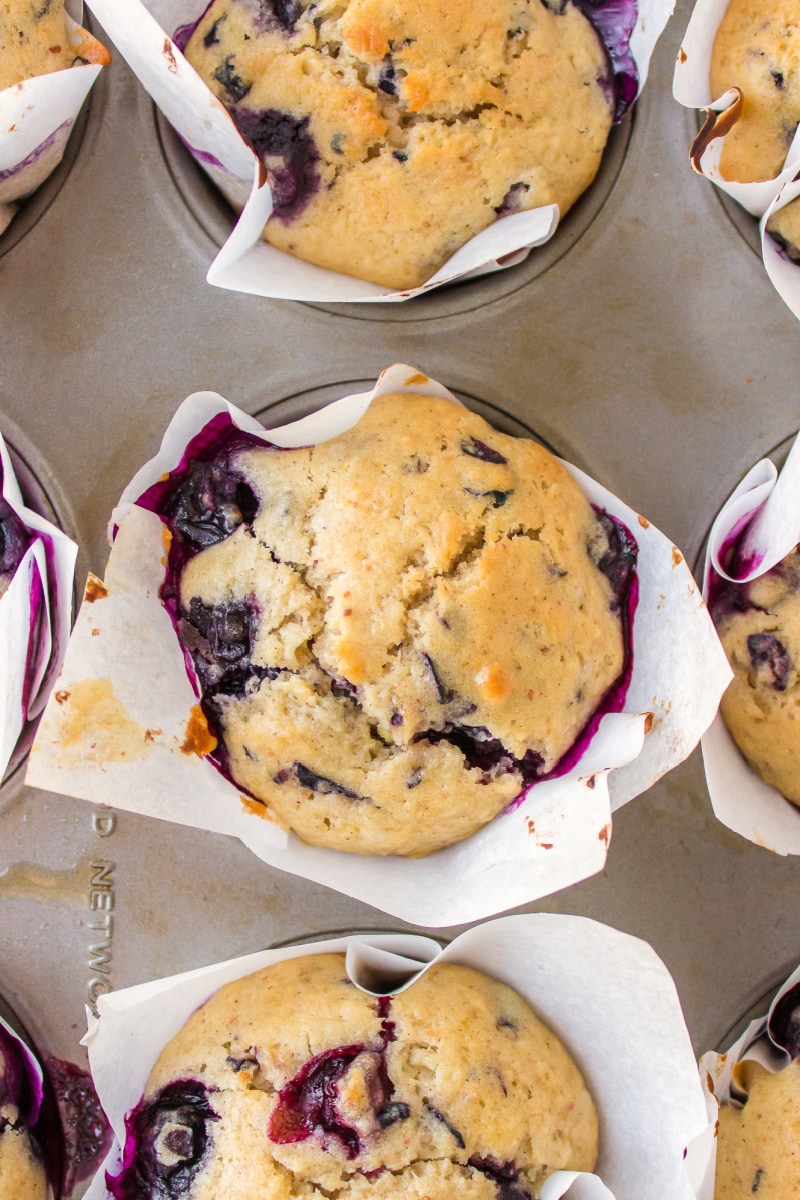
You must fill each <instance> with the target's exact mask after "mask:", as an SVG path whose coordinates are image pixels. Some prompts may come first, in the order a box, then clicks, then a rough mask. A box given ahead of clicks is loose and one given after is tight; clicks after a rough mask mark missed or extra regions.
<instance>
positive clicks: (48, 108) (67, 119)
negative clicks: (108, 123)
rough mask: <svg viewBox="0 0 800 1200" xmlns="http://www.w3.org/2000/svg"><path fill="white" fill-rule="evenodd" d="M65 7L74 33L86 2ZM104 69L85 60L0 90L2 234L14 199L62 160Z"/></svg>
mask: <svg viewBox="0 0 800 1200" xmlns="http://www.w3.org/2000/svg"><path fill="white" fill-rule="evenodd" d="M67 8H68V9H69V10H70V12H71V13H72V14H73V15H74V18H75V19H74V20H73V19H72V16H68V17H67V25H68V27H69V28H70V29H71V31H72V33H73V35H74V36H75V31H76V30H77V29H78V28H79V26H78V22H79V21H80V18H81V15H82V11H83V5H82V3H81V2H80V0H73V2H69V0H68V3H67ZM84 36H88V35H84ZM80 40H81V37H80V36H77V41H78V42H80ZM92 41H94V39H92ZM96 45H97V46H98V48H99V43H96ZM101 70H102V65H101V64H100V63H85V64H83V63H81V64H78V65H76V66H74V67H69V68H68V69H67V70H64V71H52V72H50V73H49V74H47V75H37V76H35V77H34V78H33V79H24V80H23V81H22V82H21V83H16V84H14V85H13V86H12V87H8V88H4V89H3V90H2V91H0V234H1V233H2V232H3V230H4V229H5V228H6V227H7V226H8V224H9V222H10V221H11V219H12V217H13V216H14V213H15V211H16V207H15V203H14V202H15V201H17V200H22V199H24V197H26V196H29V195H30V194H31V192H34V191H35V190H36V189H37V188H38V187H39V185H40V184H42V183H44V181H45V179H47V177H48V175H50V174H51V173H52V172H53V171H54V170H55V169H56V167H57V166H58V164H59V163H60V162H61V159H62V158H63V156H64V150H65V148H66V145H67V139H68V138H69V134H70V131H71V129H72V127H73V125H74V123H75V119H76V117H77V116H78V113H79V111H80V108H81V105H82V104H83V102H84V100H85V99H86V97H87V95H88V94H89V90H90V89H91V87H92V84H93V83H94V81H95V79H96V78H97V76H98V75H99V74H100V71H101Z"/></svg>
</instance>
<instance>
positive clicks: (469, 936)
mask: <svg viewBox="0 0 800 1200" xmlns="http://www.w3.org/2000/svg"><path fill="white" fill-rule="evenodd" d="M328 951H344V952H346V954H347V968H348V974H349V975H350V977H351V978H352V979H353V980H354V982H356V983H357V984H358V985H359V986H362V987H363V989H364V990H365V991H370V990H371V988H370V984H371V983H372V982H373V981H374V980H375V973H376V972H377V973H378V974H379V976H380V977H381V978H386V977H387V976H389V977H392V976H394V977H395V978H397V980H398V987H397V988H396V989H395V990H400V988H401V987H402V986H407V983H401V981H402V980H403V979H404V977H407V976H408V975H409V973H410V972H413V975H412V979H413V978H414V977H416V976H417V975H418V974H419V973H421V971H424V970H425V969H426V965H430V963H431V962H455V963H460V964H463V965H466V966H470V967H474V968H476V969H478V970H481V971H485V972H486V973H487V974H489V975H492V976H494V977H495V978H497V979H499V980H501V981H502V982H503V983H505V984H508V985H509V986H510V987H513V988H515V989H516V991H518V992H519V993H520V994H521V995H522V996H523V997H524V998H525V999H526V1000H527V1001H528V1002H529V1003H530V1004H531V1006H532V1007H533V1008H534V1009H535V1011H536V1013H537V1014H538V1015H539V1016H540V1017H541V1019H542V1020H543V1021H544V1022H545V1023H546V1024H547V1025H549V1026H550V1027H551V1028H552V1029H553V1030H554V1031H555V1032H556V1033H557V1034H558V1035H559V1037H561V1038H562V1039H563V1040H564V1042H565V1043H566V1045H567V1047H568V1049H569V1050H570V1052H571V1053H572V1055H573V1056H574V1057H575V1059H576V1061H577V1063H578V1066H579V1067H580V1069H581V1071H582V1072H583V1075H584V1078H585V1080H586V1083H587V1086H588V1087H589V1090H590V1091H591V1093H592V1095H593V1096H594V1099H595V1102H596V1104H597V1108H598V1113H599V1116H600V1158H599V1161H598V1164H597V1168H596V1172H597V1173H596V1175H588V1174H577V1173H575V1172H568V1171H560V1172H557V1173H556V1174H554V1175H552V1176H551V1177H550V1179H549V1180H548V1181H547V1183H546V1184H545V1187H544V1189H543V1191H542V1200H558V1198H559V1197H561V1196H563V1195H564V1194H565V1192H566V1191H567V1190H569V1196H570V1200H665V1198H666V1197H669V1200H693V1198H694V1197H696V1196H697V1195H698V1193H697V1191H696V1184H697V1173H696V1171H695V1173H694V1174H693V1175H692V1176H691V1177H690V1175H689V1173H688V1171H687V1169H685V1167H684V1159H683V1155H684V1150H685V1148H686V1147H687V1145H688V1144H689V1143H690V1142H691V1141H692V1140H693V1139H695V1138H697V1137H699V1136H702V1134H703V1132H704V1131H705V1130H706V1128H707V1125H708V1116H707V1112H706V1106H705V1102H704V1098H703V1090H702V1087H701V1086H700V1083H699V1081H698V1078H697V1069H696V1064H695V1060H694V1055H693V1053H692V1049H691V1044H690V1042H689V1035H688V1033H687V1031H686V1027H685V1024H684V1021H683V1015H682V1013H681V1008H680V1002H679V1000H678V996H677V993H676V991H675V985H674V984H673V982H672V979H671V978H670V975H669V973H668V971H667V969H666V967H665V966H664V964H663V963H662V962H661V960H660V959H659V958H658V956H657V955H656V954H655V952H654V951H653V950H652V949H651V947H650V946H648V945H647V943H646V942H642V941H639V940H638V939H637V938H633V937H630V936H629V935H628V934H625V933H619V932H617V931H616V930H614V929H610V928H608V926H605V925H600V924H598V923H597V922H595V921H590V920H588V919H587V918H585V917H572V916H553V915H550V914H541V913H540V914H536V915H533V916H518V917H505V918H502V919H500V920H497V921H492V922H490V923H489V924H487V925H483V926H481V927H479V928H477V929H471V930H469V931H468V932H467V933H464V934H462V935H461V936H460V937H458V938H456V940H455V941H454V942H452V943H451V944H450V945H449V946H447V947H445V949H444V950H441V951H440V949H439V946H438V945H437V943H436V942H434V941H432V940H431V939H429V938H424V937H418V936H414V935H411V934H383V935H374V934H369V935H367V934H364V935H355V936H353V937H348V938H337V939H335V940H332V941H325V942H315V943H311V944H309V945H304V946H293V947H291V948H288V949H287V948H285V947H284V948H282V949H280V950H265V951H262V952H261V953H258V954H251V955H248V956H247V957H246V958H239V959H234V960H232V961H230V962H227V963H220V964H217V965H216V966H212V967H205V968H201V969H199V970H196V971H190V972H188V973H186V974H184V975H178V976H174V977H173V978H171V979H163V980H159V981H158V982H155V983H145V984H142V985H140V986H139V987H134V988H128V989H127V990H125V991H123V992H115V993H110V994H107V995H103V996H101V997H100V998H99V1001H98V1009H99V1014H100V1016H99V1020H98V1019H97V1018H95V1017H92V1016H89V1032H88V1033H87V1035H86V1037H85V1039H84V1041H85V1044H86V1045H87V1046H88V1047H89V1062H90V1064H91V1068H92V1075H93V1078H94V1083H95V1086H96V1088H97V1092H98V1095H99V1097H100V1102H101V1104H102V1105H103V1108H104V1109H105V1111H106V1114H107V1115H108V1117H109V1120H110V1122H111V1126H112V1128H113V1130H114V1133H115V1135H116V1137H117V1139H118V1140H119V1141H122V1140H124V1136H125V1129H124V1117H125V1113H126V1112H127V1111H129V1110H130V1109H131V1108H133V1106H134V1105H135V1104H136V1103H137V1102H138V1101H139V1099H140V1098H141V1096H142V1093H143V1091H144V1087H145V1083H146V1081H147V1077H148V1075H149V1073H150V1070H151V1068H152V1066H153V1064H154V1062H155V1060H156V1058H157V1057H158V1054H159V1053H160V1051H161V1049H162V1048H163V1046H164V1045H165V1044H166V1043H167V1042H168V1041H169V1040H170V1039H171V1038H172V1037H173V1036H174V1035H175V1034H176V1033H177V1032H178V1030H179V1029H180V1028H181V1026H182V1025H183V1024H184V1023H185V1022H186V1020H187V1019H188V1017H189V1016H190V1015H191V1013H192V1012H193V1011H194V1010H195V1009H196V1008H197V1007H198V1005H200V1004H202V1003H203V1002H204V1001H205V1000H206V999H208V997H209V996H210V995H212V994H213V993H214V992H215V991H217V990H218V988H220V987H221V986H222V985H223V984H224V983H227V982H228V981H230V980H232V979H238V978H240V977H241V976H244V975H248V974H250V973H251V972H253V971H257V970H260V969H262V968H263V967H265V966H267V965H268V964H271V963H274V962H279V961H281V960H283V959H288V958H296V957H298V956H300V955H306V954H314V953H324V952H328ZM398 956H399V957H398ZM414 960H416V962H414ZM408 982H411V980H408ZM118 1164H119V1144H117V1145H115V1146H114V1148H113V1149H112V1151H111V1153H110V1155H109V1157H108V1160H107V1161H106V1163H105V1165H104V1167H103V1168H102V1169H101V1170H100V1171H99V1172H98V1175H97V1176H96V1177H95V1180H94V1182H93V1183H92V1185H91V1187H90V1188H89V1191H88V1192H87V1194H86V1200H107V1190H106V1187H105V1183H104V1178H105V1171H106V1170H110V1171H116V1170H117V1169H118ZM700 1165H701V1166H702V1167H705V1162H703V1163H702V1164H700ZM692 1169H693V1170H694V1166H693V1168H692ZM601 1181H602V1182H601Z"/></svg>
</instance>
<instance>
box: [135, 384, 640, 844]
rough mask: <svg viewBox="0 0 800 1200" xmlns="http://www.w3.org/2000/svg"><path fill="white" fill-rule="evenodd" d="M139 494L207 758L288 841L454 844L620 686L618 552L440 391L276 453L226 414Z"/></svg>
mask: <svg viewBox="0 0 800 1200" xmlns="http://www.w3.org/2000/svg"><path fill="white" fill-rule="evenodd" d="M207 443H208V439H206V445H207ZM140 503H143V504H145V506H150V507H153V508H154V509H156V511H159V512H160V514H161V515H162V517H163V518H164V520H165V521H166V522H167V524H168V527H169V529H170V531H171V532H172V535H173V536H172V543H171V546H170V554H169V562H168V569H167V579H166V582H165V585H164V589H163V591H162V598H163V599H164V601H165V603H166V604H167V606H168V607H169V609H170V612H171V613H172V615H173V617H174V619H175V622H176V627H177V630H178V634H179V636H180V638H181V641H182V643H183V646H184V647H185V650H186V652H187V654H188V655H189V656H190V658H191V660H192V662H193V666H194V670H195V671H196V673H197V678H198V682H199V684H200V686H201V687H202V692H203V707H204V710H205V712H206V714H207V716H208V717H209V719H210V721H211V723H212V727H214V728H215V729H216V731H217V732H218V734H219V736H220V738H221V739H222V742H223V747H222V751H221V754H222V758H221V765H222V766H223V767H224V769H225V770H226V772H227V773H228V774H229V775H230V776H231V778H232V779H233V780H234V782H235V783H237V784H238V785H239V786H240V787H241V788H243V789H245V790H246V791H247V792H248V793H249V794H250V795H251V796H253V797H255V798H257V799H259V800H261V801H263V802H264V803H265V804H266V805H268V807H269V808H270V809H271V810H272V812H273V814H276V815H277V817H278V819H279V820H281V821H283V822H284V823H285V824H286V825H288V826H289V827H290V828H292V829H293V830H295V832H297V833H298V834H299V835H300V837H302V838H303V839H304V840H306V841H308V842H310V843H312V844H315V845H324V846H331V847H335V848H338V849H344V850H350V851H355V852H357V853H363V854H389V853H396V854H407V855H409V854H410V855H419V854H427V853H430V852H431V851H433V850H436V849H439V848H440V847H442V846H445V845H448V844H450V843H452V842H455V841H458V840H459V839H461V838H465V837H468V836H469V835H470V834H472V833H474V832H475V831H476V830H477V829H479V828H480V827H481V826H482V825H484V824H485V823H486V822H487V821H489V820H491V819H492V817H494V816H495V815H496V814H497V813H498V812H500V811H501V810H502V809H503V808H505V807H506V806H507V804H508V803H509V802H510V801H511V800H513V799H514V798H515V797H516V796H517V795H518V794H519V793H520V791H522V790H523V789H524V788H525V787H526V785H527V784H529V783H530V782H531V781H532V780H534V779H536V778H540V777H542V776H543V775H546V774H548V773H549V772H551V771H552V770H553V769H554V768H555V767H556V766H557V765H558V764H559V763H560V762H561V761H562V760H563V759H564V757H565V755H567V754H568V752H569V751H570V750H571V748H572V747H573V746H574V745H575V743H576V741H578V740H579V739H580V738H581V736H582V734H584V733H585V731H586V730H587V727H590V726H591V724H592V722H593V720H594V719H595V717H596V714H597V712H598V709H600V708H604V709H605V710H607V709H608V708H609V707H613V706H614V705H613V703H612V697H617V698H618V697H619V695H620V692H619V687H620V686H624V685H625V683H626V682H627V674H626V664H627V662H628V657H627V654H626V646H627V640H626V637H625V628H626V618H627V613H628V602H627V597H628V595H629V589H630V583H631V575H632V571H633V562H634V559H635V544H634V543H633V542H632V541H631V540H630V539H629V538H628V536H627V533H626V531H625V530H624V529H623V527H622V526H620V525H618V524H616V523H615V522H614V521H612V520H611V518H609V517H607V516H606V515H605V514H597V513H595V511H594V510H593V509H592V507H591V505H590V504H589V502H588V501H587V499H586V497H585V496H584V495H583V493H582V492H581V490H580V488H579V487H578V485H577V484H576V483H575V482H574V480H573V479H572V477H571V476H570V475H569V473H568V472H567V471H566V469H565V468H564V467H563V466H562V464H561V463H559V462H558V461H557V460H556V459H554V458H553V456H552V455H551V454H549V453H548V451H546V450H545V449H543V447H541V446H539V445H537V444H536V443H535V442H532V441H529V440H525V439H520V438H512V437H508V436H506V435H503V434H500V433H498V432H497V431H496V430H494V429H492V428H491V427H490V426H489V425H487V424H486V422H485V421H483V420H482V418H480V417H478V416H477V415H476V414H474V413H472V412H470V411H469V409H467V408H464V407H463V406H462V405H460V404H457V403H455V402H452V401H449V400H443V399H437V398H435V397H431V396H419V395H389V396H381V397H379V398H378V399H376V400H374V401H373V402H372V404H371V405H370V407H369V409H368V410H367V412H366V413H365V414H364V416H363V417H362V418H361V420H360V421H359V422H358V423H357V424H356V425H355V426H354V427H353V428H352V429H350V430H348V431H347V432H346V433H344V434H342V435H341V436H340V437H337V438H335V439H333V440H332V441H329V442H325V443H323V444H321V445H318V446H310V447H305V448H301V449H297V450H276V449H272V448H269V447H265V446H264V444H263V442H258V441H257V440H256V439H254V438H252V437H248V435H243V434H241V433H240V432H239V431H237V430H235V429H233V428H231V429H230V430H229V435H228V438H227V440H226V439H225V438H224V437H223V438H222V439H219V440H216V441H215V443H214V445H213V447H211V448H207V449H206V450H205V451H203V452H201V454H200V456H199V457H198V458H196V459H191V460H190V461H188V462H187V463H184V464H183V465H182V466H181V467H180V468H179V469H178V471H177V472H174V473H173V474H172V475H171V476H170V477H169V478H168V479H167V480H166V481H164V482H162V483H160V484H158V485H156V488H155V489H154V490H153V491H152V493H151V494H150V496H149V498H148V497H145V498H143V500H142V501H140Z"/></svg>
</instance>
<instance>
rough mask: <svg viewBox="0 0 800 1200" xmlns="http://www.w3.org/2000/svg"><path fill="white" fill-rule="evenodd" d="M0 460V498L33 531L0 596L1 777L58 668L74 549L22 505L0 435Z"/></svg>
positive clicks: (66, 629)
mask: <svg viewBox="0 0 800 1200" xmlns="http://www.w3.org/2000/svg"><path fill="white" fill-rule="evenodd" d="M0 463H1V464H2V472H3V485H2V495H3V499H4V500H7V501H8V503H9V505H10V506H11V508H12V509H13V510H14V512H15V513H16V514H17V516H18V517H19V518H20V520H21V521H22V523H23V525H24V526H25V527H26V528H27V529H28V531H29V532H30V533H32V534H33V535H34V536H33V540H32V542H31V544H30V545H29V546H28V548H27V550H26V551H25V554H24V555H23V556H22V558H21V559H20V562H19V564H18V565H17V567H16V569H15V572H14V577H13V579H12V580H11V582H10V583H9V585H8V588H7V589H6V591H5V592H4V593H3V595H2V596H0V779H1V778H2V776H3V774H4V773H5V770H6V767H7V766H8V763H9V760H10V758H11V755H12V753H13V750H14V747H15V746H16V744H17V740H18V738H19V735H20V734H21V732H22V729H23V726H24V725H25V722H26V720H30V719H31V718H33V717H36V716H37V715H38V714H39V713H40V712H41V710H42V708H43V707H44V702H45V700H46V698H47V694H48V692H49V689H50V688H51V687H52V684H53V680H54V679H55V677H56V674H57V673H58V670H59V669H60V667H61V662H62V659H63V657H64V652H65V650H66V648H67V640H68V638H69V630H70V623H71V619H72V583H73V578H74V572H75V558H76V556H77V553H78V547H77V546H76V545H75V543H74V542H73V541H72V540H71V539H70V538H68V537H67V535H66V534H64V533H62V532H61V530H60V529H57V528H56V526H55V525H51V523H50V522H49V521H46V520H45V519H44V517H40V516H39V514H38V513H35V512H33V511H32V510H31V509H29V508H27V507H26V505H25V503H24V501H23V499H22V493H21V492H20V490H19V484H18V483H17V478H16V476H15V474H14V467H13V465H12V462H11V458H10V456H9V453H8V450H7V448H6V444H5V442H4V441H3V438H2V435H0ZM26 678H27V679H28V680H29V685H28V703H27V707H26V705H25V698H24V693H25V689H26Z"/></svg>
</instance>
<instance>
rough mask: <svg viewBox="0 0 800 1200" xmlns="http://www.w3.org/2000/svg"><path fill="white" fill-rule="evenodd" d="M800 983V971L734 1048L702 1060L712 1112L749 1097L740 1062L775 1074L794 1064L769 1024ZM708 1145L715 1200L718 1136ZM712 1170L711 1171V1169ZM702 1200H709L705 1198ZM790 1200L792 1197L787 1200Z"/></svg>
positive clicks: (702, 1077)
mask: <svg viewBox="0 0 800 1200" xmlns="http://www.w3.org/2000/svg"><path fill="white" fill-rule="evenodd" d="M798 983H800V967H798V968H797V970H795V971H793V972H792V974H791V975H790V976H789V978H788V979H787V980H786V981H785V983H783V984H782V985H781V987H780V988H779V989H778V991H777V992H776V994H775V997H774V999H773V1001H772V1003H771V1004H770V1006H769V1011H768V1012H767V1013H765V1015H764V1016H763V1017H758V1018H757V1019H756V1020H754V1021H750V1023H749V1024H748V1026H747V1028H746V1029H745V1031H744V1033H743V1034H742V1035H741V1036H740V1037H739V1038H737V1040H736V1041H735V1042H734V1043H733V1045H732V1046H729V1047H728V1049H727V1050H725V1051H723V1052H717V1051H714V1050H709V1051H708V1052H707V1053H706V1054H704V1055H703V1056H702V1058H701V1059H700V1080H701V1083H702V1085H703V1088H704V1090H705V1093H706V1100H707V1104H708V1106H709V1112H716V1110H717V1108H718V1107H719V1106H720V1105H722V1104H734V1105H736V1106H737V1107H741V1105H742V1104H743V1103H744V1101H745V1099H746V1096H745V1093H743V1092H742V1091H741V1089H740V1088H739V1087H738V1086H737V1085H736V1082H735V1080H734V1070H735V1068H736V1066H737V1065H738V1064H739V1063H740V1062H757V1063H760V1064H761V1066H762V1067H764V1068H766V1070H768V1071H769V1072H771V1074H773V1075H774V1074H776V1073H777V1072H778V1071H782V1070H783V1068H784V1067H788V1065H789V1063H790V1062H791V1061H792V1059H791V1055H789V1054H788V1053H787V1052H786V1051H785V1050H784V1049H782V1048H781V1047H780V1046H778V1045H777V1044H776V1043H775V1042H774V1041H773V1040H772V1038H771V1037H770V1035H769V1030H768V1026H769V1022H770V1020H771V1018H772V1014H773V1012H774V1010H775V1006H776V1005H777V1004H778V1002H779V1001H780V1000H781V998H782V997H783V996H784V995H785V994H786V993H787V992H788V991H789V990H790V989H791V988H793V987H795V986H796V985H797V984H798ZM706 1141H707V1142H708V1144H709V1146H710V1148H711V1153H710V1155H709V1158H708V1160H707V1161H708V1163H709V1167H710V1170H709V1176H710V1180H711V1185H712V1189H711V1191H710V1192H709V1193H708V1200H712V1197H713V1181H714V1170H713V1168H714V1163H715V1159H716V1133H713V1135H712V1134H709V1132H708V1131H707V1132H706V1134H705V1136H704V1137H703V1138H700V1139H698V1142H697V1145H700V1144H702V1143H704V1142H706ZM707 1169H708V1168H707ZM699 1200H706V1197H705V1196H702V1197H701V1198H699ZM787 1200H788V1197H787Z"/></svg>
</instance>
